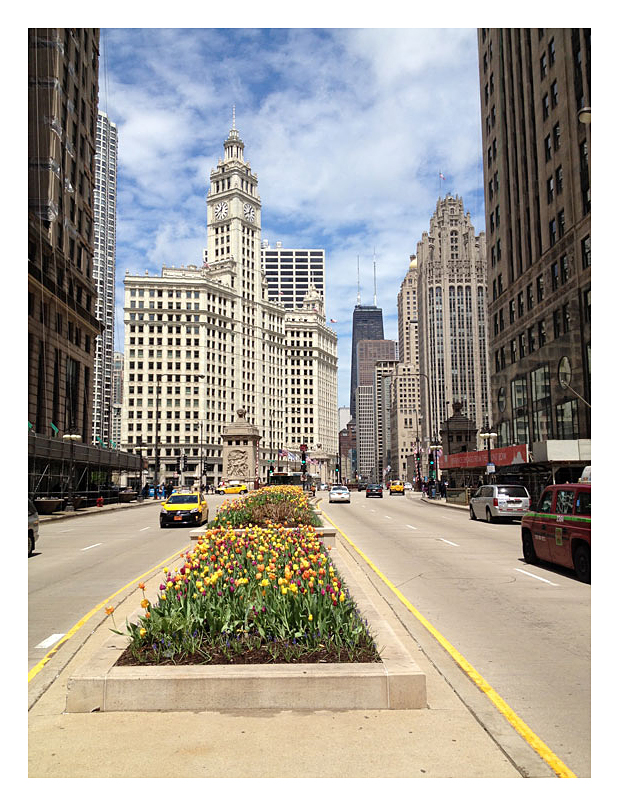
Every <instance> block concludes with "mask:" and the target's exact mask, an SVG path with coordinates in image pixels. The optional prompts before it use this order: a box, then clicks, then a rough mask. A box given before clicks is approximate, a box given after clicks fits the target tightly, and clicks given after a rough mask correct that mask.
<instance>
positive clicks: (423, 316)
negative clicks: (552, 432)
mask: <svg viewBox="0 0 620 807" xmlns="http://www.w3.org/2000/svg"><path fill="white" fill-rule="evenodd" d="M417 270H418V304H419V319H420V338H419V342H420V365H421V367H422V370H421V372H422V373H424V374H425V376H426V378H425V379H424V380H425V381H426V382H427V383H429V386H430V395H428V396H427V397H426V401H424V399H423V397H422V396H420V398H421V399H422V411H423V412H424V429H423V431H424V434H425V436H428V437H429V438H430V439H431V440H435V439H436V438H438V437H439V433H440V429H441V424H442V423H443V421H444V420H445V418H446V417H447V416H448V414H449V410H448V406H449V404H450V403H454V402H455V401H459V402H460V403H461V404H462V408H463V413H464V414H465V415H466V416H467V417H469V418H470V419H471V420H472V421H473V422H474V423H476V424H477V425H478V427H479V428H480V429H483V428H484V427H485V425H487V424H488V418H489V417H490V412H491V409H490V384H489V371H488V355H487V351H488V342H487V335H488V326H487V272H486V241H485V235H484V233H480V234H479V235H476V234H475V232H474V226H473V224H472V222H471V217H470V214H469V213H467V214H466V213H465V212H464V208H463V200H462V198H460V197H459V196H452V195H451V194H448V195H447V196H446V197H445V198H444V199H439V200H438V201H437V207H436V209H435V213H434V214H433V216H432V217H431V220H430V227H429V230H428V232H424V233H423V234H422V239H421V240H420V241H419V242H418V245H417ZM428 406H430V412H428V411H427V410H428Z"/></svg>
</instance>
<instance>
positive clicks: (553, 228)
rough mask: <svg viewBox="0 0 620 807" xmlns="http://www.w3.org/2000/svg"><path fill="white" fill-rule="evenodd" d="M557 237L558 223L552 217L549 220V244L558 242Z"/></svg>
mask: <svg viewBox="0 0 620 807" xmlns="http://www.w3.org/2000/svg"><path fill="white" fill-rule="evenodd" d="M556 238H557V225H556V223H555V219H551V221H550V222H549V245H550V246H553V245H554V244H555V242H556Z"/></svg>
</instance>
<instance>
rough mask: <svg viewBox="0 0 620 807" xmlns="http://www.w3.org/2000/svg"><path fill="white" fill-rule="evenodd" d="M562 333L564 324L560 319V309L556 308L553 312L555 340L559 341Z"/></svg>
mask: <svg viewBox="0 0 620 807" xmlns="http://www.w3.org/2000/svg"><path fill="white" fill-rule="evenodd" d="M561 333H562V322H561V317H560V309H559V308H556V309H555V311H554V312H553V338H554V339H557V338H558V336H559V335H560V334H561Z"/></svg>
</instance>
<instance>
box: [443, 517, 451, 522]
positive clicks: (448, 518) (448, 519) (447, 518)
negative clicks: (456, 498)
mask: <svg viewBox="0 0 620 807" xmlns="http://www.w3.org/2000/svg"><path fill="white" fill-rule="evenodd" d="M442 518H445V519H446V520H447V521H450V516H442Z"/></svg>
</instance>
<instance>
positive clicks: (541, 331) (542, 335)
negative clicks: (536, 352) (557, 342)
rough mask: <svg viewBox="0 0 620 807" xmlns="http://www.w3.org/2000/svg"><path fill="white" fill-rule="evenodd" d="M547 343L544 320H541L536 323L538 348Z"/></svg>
mask: <svg viewBox="0 0 620 807" xmlns="http://www.w3.org/2000/svg"><path fill="white" fill-rule="evenodd" d="M546 342H547V332H546V330H545V320H544V319H541V320H540V322H539V323H538V346H539V347H543V345H545V344H546Z"/></svg>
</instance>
